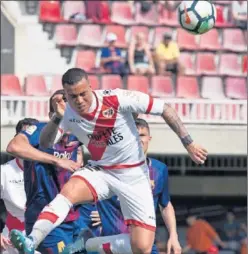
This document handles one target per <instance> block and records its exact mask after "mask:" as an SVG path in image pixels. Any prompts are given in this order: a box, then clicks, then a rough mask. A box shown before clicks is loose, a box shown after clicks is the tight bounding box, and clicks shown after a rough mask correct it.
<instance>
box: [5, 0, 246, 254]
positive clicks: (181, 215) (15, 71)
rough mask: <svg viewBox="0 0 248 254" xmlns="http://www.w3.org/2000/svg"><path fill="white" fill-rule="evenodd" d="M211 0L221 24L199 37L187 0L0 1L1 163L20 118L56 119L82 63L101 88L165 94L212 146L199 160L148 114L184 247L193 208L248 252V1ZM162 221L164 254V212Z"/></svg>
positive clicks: (153, 148) (235, 248)
mask: <svg viewBox="0 0 248 254" xmlns="http://www.w3.org/2000/svg"><path fill="white" fill-rule="evenodd" d="M212 2H213V3H214V4H215V6H216V9H217V20H216V25H215V28H214V29H212V30H211V31H209V32H208V33H206V34H204V35H201V36H200V35H198V36H195V35H191V34H189V33H188V32H186V31H184V30H183V29H182V28H180V27H179V23H178V21H177V6H178V5H179V4H180V1H1V129H2V131H1V164H3V163H5V162H6V161H8V160H9V159H11V157H10V155H8V154H6V153H5V150H6V146H7V144H8V142H9V141H10V139H11V138H12V137H13V135H14V132H15V129H14V127H15V124H16V123H17V121H19V120H20V119H21V118H24V117H34V118H37V119H38V120H40V121H47V119H48V115H47V113H48V97H49V96H50V95H51V94H52V93H53V92H54V91H55V90H57V89H60V88H61V75H62V74H63V73H64V72H65V71H66V70H67V69H68V68H71V67H75V66H76V67H80V68H83V69H85V70H86V71H88V72H89V74H90V76H89V78H90V82H91V85H92V87H93V88H94V89H112V88H124V89H130V90H139V91H143V92H146V93H149V94H151V95H153V96H155V97H162V98H164V99H165V100H167V101H168V103H170V104H171V105H172V106H173V107H175V109H176V110H177V112H178V114H179V115H180V117H181V118H182V120H183V121H184V123H185V124H186V125H187V128H188V129H189V131H190V133H191V134H192V136H193V138H194V139H195V141H197V142H198V143H201V144H203V145H204V146H205V147H206V148H207V149H208V151H209V158H208V160H207V162H206V163H205V165H203V166H197V165H195V164H194V163H193V162H192V161H191V160H190V158H189V157H188V156H187V154H186V151H185V150H184V148H183V147H182V145H181V143H180V141H179V140H178V139H177V137H176V135H175V134H174V133H173V132H172V131H171V130H170V129H169V128H168V127H167V126H165V124H163V122H162V121H161V119H160V118H158V117H153V116H142V117H144V118H145V119H146V120H147V121H148V122H149V123H150V126H151V133H152V137H153V138H152V142H151V145H150V149H149V151H150V154H149V155H150V156H152V157H154V158H157V159H159V160H161V161H162V162H164V163H166V164H167V165H168V167H169V174H170V180H169V184H170V192H171V200H172V203H173V204H174V206H175V209H176V215H177V221H178V227H179V229H178V231H179V238H180V242H181V244H182V246H185V245H186V230H187V228H188V225H187V224H186V218H187V217H188V216H191V215H194V216H197V217H198V218H201V219H204V220H206V221H208V222H209V223H210V224H211V225H212V226H213V227H214V228H215V230H216V231H217V232H218V234H219V235H220V237H221V239H222V240H224V241H226V242H228V243H229V245H228V246H229V247H228V248H227V249H225V250H223V251H222V252H223V253H240V252H243V253H247V252H246V251H247V249H246V248H247V242H246V241H245V239H246V237H247V235H246V233H247V232H246V231H247V224H246V221H247V215H246V214H247V179H246V176H247V129H246V124H247V82H246V77H247V23H246V22H245V23H246V25H245V23H244V22H241V21H242V20H239V15H238V14H239V13H240V12H242V14H243V15H246V18H247V3H246V5H245V3H244V2H245V1H212ZM234 3H235V4H234ZM245 6H246V7H245ZM245 13H246V14H245ZM85 156H86V158H85V160H87V158H88V156H89V155H88V153H87V151H85ZM0 207H2V206H0ZM1 218H2V221H4V212H1ZM158 224H159V225H160V227H159V229H158V232H157V234H158V237H157V239H158V241H159V246H160V248H161V253H163V250H164V246H165V242H166V238H167V232H166V230H165V228H164V226H163V222H162V219H161V217H160V216H159V214H158Z"/></svg>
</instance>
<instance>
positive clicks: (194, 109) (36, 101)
mask: <svg viewBox="0 0 248 254" xmlns="http://www.w3.org/2000/svg"><path fill="white" fill-rule="evenodd" d="M48 100H49V97H35V96H1V125H2V126H3V125H12V124H16V123H17V121H19V120H20V119H22V118H24V117H34V118H37V119H38V120H40V121H47V120H48V110H49V108H48ZM165 101H166V103H168V104H170V105H171V106H172V107H174V108H175V109H176V110H177V112H178V114H179V116H180V117H181V118H182V120H183V122H184V123H192V124H228V125H230V124H239V125H245V124H246V123H247V101H246V100H228V99H226V100H204V99H192V100H189V99H178V98H175V99H174V98H173V99H171V98H170V99H165ZM142 117H144V118H145V119H147V120H148V121H149V122H151V123H162V122H163V119H162V118H161V117H159V116H152V115H144V116H142Z"/></svg>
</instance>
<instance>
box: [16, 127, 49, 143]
mask: <svg viewBox="0 0 248 254" xmlns="http://www.w3.org/2000/svg"><path fill="white" fill-rule="evenodd" d="M44 126H45V124H37V125H30V126H28V127H27V129H26V130H23V131H21V132H20V133H22V134H24V135H25V136H26V137H27V138H28V141H29V143H30V145H32V146H33V147H38V146H39V139H40V132H41V130H42V128H43V127H44Z"/></svg>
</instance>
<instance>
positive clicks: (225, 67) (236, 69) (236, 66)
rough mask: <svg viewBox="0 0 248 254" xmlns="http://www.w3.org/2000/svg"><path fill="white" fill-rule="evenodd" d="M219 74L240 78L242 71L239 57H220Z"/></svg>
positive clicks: (232, 55)
mask: <svg viewBox="0 0 248 254" xmlns="http://www.w3.org/2000/svg"><path fill="white" fill-rule="evenodd" d="M219 72H220V74H222V75H230V76H231V75H235V76H240V75H241V74H242V70H241V63H239V59H238V56H237V55H236V54H222V55H221V57H220V69H219Z"/></svg>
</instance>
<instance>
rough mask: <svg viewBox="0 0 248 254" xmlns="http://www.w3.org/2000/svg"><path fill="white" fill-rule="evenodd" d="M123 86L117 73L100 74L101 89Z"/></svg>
mask: <svg viewBox="0 0 248 254" xmlns="http://www.w3.org/2000/svg"><path fill="white" fill-rule="evenodd" d="M116 88H123V87H122V80H121V77H120V76H119V75H104V76H102V89H106V90H108V89H116Z"/></svg>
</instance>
